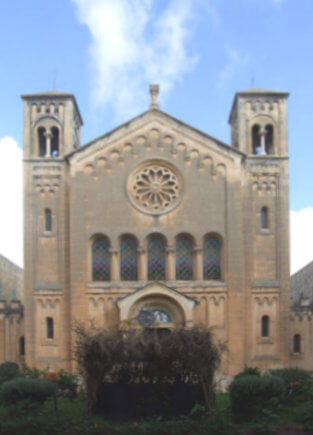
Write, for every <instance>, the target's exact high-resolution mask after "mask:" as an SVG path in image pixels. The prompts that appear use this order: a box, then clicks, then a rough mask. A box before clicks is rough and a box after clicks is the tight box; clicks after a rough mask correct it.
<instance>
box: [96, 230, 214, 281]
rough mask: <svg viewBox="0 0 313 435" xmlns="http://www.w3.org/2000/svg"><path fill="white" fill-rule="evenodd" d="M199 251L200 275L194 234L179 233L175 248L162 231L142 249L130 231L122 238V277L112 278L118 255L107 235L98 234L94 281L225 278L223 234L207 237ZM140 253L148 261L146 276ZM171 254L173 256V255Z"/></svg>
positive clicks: (153, 236)
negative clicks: (200, 256)
mask: <svg viewBox="0 0 313 435" xmlns="http://www.w3.org/2000/svg"><path fill="white" fill-rule="evenodd" d="M198 251H199V252H200V254H201V255H202V266H203V269H202V271H200V272H198V275H197V277H196V276H195V249H194V241H193V238H192V237H191V236H189V235H187V234H181V235H179V236H177V237H176V239H175V246H174V247H173V248H172V247H168V246H167V241H166V238H165V237H164V236H163V235H162V234H151V235H150V236H149V237H148V238H147V240H146V243H145V248H141V249H139V246H138V242H137V239H136V238H135V237H134V236H133V235H130V234H127V235H124V236H122V237H121V238H120V243H119V251H118V253H119V255H118V257H117V258H118V260H119V278H117V277H116V276H114V277H112V273H111V267H112V262H113V261H115V260H113V259H112V256H113V255H114V254H113V251H112V250H111V249H110V241H109V239H108V238H107V237H106V236H103V235H99V236H96V237H94V239H93V241H92V244H91V263H92V280H93V281H110V280H111V279H113V280H114V279H120V280H121V281H137V280H138V279H147V280H149V281H165V280H168V279H176V280H181V281H192V280H194V279H203V280H221V279H222V241H221V239H220V237H219V236H216V235H212V234H209V235H207V236H205V237H204V239H203V246H202V249H200V248H198ZM139 255H143V256H144V258H142V259H141V262H140V264H141V265H142V264H143V263H144V262H145V263H146V268H145V270H146V272H145V276H144V277H143V276H141V277H139ZM170 256H172V257H171V258H170ZM173 262H174V263H173ZM172 264H174V266H172ZM198 264H199V262H198ZM200 264H201V263H200ZM171 268H172V269H171ZM170 270H172V273H171V272H170ZM141 275H142V274H141Z"/></svg>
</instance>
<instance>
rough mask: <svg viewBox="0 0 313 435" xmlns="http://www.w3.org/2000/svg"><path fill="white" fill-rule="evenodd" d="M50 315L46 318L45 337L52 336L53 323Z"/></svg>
mask: <svg viewBox="0 0 313 435" xmlns="http://www.w3.org/2000/svg"><path fill="white" fill-rule="evenodd" d="M53 323H54V322H53V319H52V317H47V318H46V330H47V338H54V324H53Z"/></svg>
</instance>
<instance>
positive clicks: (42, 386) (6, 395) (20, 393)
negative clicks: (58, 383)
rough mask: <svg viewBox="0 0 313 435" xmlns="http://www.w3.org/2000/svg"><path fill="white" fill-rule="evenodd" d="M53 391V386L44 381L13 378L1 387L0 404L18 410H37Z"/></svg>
mask: <svg viewBox="0 0 313 435" xmlns="http://www.w3.org/2000/svg"><path fill="white" fill-rule="evenodd" d="M55 391H56V387H55V385H54V384H53V383H52V382H49V381H46V380H45V379H27V378H15V379H12V380H11V381H7V382H4V384H3V385H2V386H1V388H0V403H1V404H2V405H5V406H9V407H16V406H17V407H18V408H20V410H23V409H24V410H26V409H29V408H37V407H39V406H40V405H42V404H43V403H44V401H45V400H46V399H47V398H48V397H50V396H53V395H54V394H55Z"/></svg>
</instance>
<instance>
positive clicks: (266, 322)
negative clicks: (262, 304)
mask: <svg viewBox="0 0 313 435" xmlns="http://www.w3.org/2000/svg"><path fill="white" fill-rule="evenodd" d="M269 333H270V318H269V317H268V316H262V319H261V336H262V337H269Z"/></svg>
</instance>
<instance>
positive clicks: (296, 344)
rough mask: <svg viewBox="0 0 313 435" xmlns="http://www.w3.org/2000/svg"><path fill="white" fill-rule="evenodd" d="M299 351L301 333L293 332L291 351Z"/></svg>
mask: <svg viewBox="0 0 313 435" xmlns="http://www.w3.org/2000/svg"><path fill="white" fill-rule="evenodd" d="M300 352H301V335H300V334H295V335H294V337H293V353H300Z"/></svg>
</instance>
